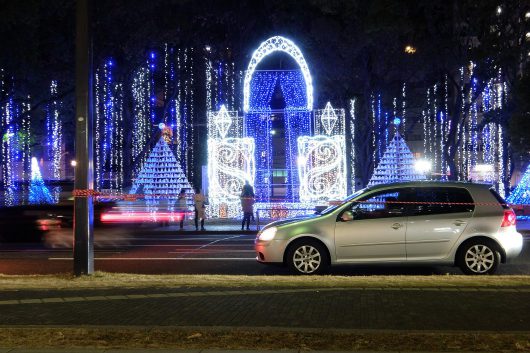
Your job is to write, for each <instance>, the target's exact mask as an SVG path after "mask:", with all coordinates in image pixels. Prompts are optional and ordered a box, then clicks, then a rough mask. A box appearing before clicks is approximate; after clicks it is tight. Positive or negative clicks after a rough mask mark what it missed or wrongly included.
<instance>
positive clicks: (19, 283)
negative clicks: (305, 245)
mask: <svg viewBox="0 0 530 353" xmlns="http://www.w3.org/2000/svg"><path fill="white" fill-rule="evenodd" d="M175 287H218V288H223V287H225V288H258V287H259V288H265V287H267V288H277V287H282V288H291V287H293V288H304V287H305V288H312V287H321V288H333V287H352V288H354V287H368V288H369V287H378V288H379V287H381V288H392V287H403V288H406V287H419V288H422V287H440V288H450V287H476V288H484V287H517V288H524V287H528V288H530V276H528V275H504V276H463V275H430V276H403V275H400V276H335V275H333V276H264V275H260V276H242V275H141V274H119V273H106V272H96V273H94V274H93V275H90V276H82V277H74V276H73V275H71V274H63V275H30V276H28V275H24V276H13V275H1V274H0V290H21V289H36V290H37V289H83V288H94V289H99V288H101V289H110V288H175Z"/></svg>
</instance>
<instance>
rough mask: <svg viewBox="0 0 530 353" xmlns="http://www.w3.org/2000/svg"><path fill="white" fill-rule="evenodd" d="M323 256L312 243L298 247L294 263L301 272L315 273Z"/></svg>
mask: <svg viewBox="0 0 530 353" xmlns="http://www.w3.org/2000/svg"><path fill="white" fill-rule="evenodd" d="M321 262H322V257H321V256H320V252H319V251H318V250H317V249H316V248H315V247H313V246H311V245H304V246H301V247H299V248H298V249H296V251H295V252H294V255H293V263H294V266H295V267H296V269H297V270H298V271H300V272H301V273H313V272H315V271H316V270H318V268H319V267H320V263H321Z"/></svg>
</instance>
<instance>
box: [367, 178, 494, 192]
mask: <svg viewBox="0 0 530 353" xmlns="http://www.w3.org/2000/svg"><path fill="white" fill-rule="evenodd" d="M399 187H409V188H410V187H459V188H465V189H475V190H476V189H481V190H488V189H490V188H491V187H492V185H491V184H479V183H472V182H463V181H431V180H421V181H404V182H398V183H388V184H378V185H372V186H369V187H368V188H366V190H367V191H368V190H371V191H373V190H385V189H389V188H399Z"/></svg>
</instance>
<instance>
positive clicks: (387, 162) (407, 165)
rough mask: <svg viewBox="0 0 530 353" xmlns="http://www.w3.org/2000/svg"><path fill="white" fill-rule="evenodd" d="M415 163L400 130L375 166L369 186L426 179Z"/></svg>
mask: <svg viewBox="0 0 530 353" xmlns="http://www.w3.org/2000/svg"><path fill="white" fill-rule="evenodd" d="M415 163H416V161H415V160H414V156H413V155H412V153H411V152H410V149H409V147H408V146H407V143H406V142H405V140H404V139H403V138H402V137H401V136H400V135H399V132H396V135H395V136H394V138H393V139H392V141H390V144H389V145H388V146H387V148H386V151H385V153H384V154H383V157H382V158H381V161H380V162H379V164H378V165H377V168H375V170H374V173H373V175H372V177H371V178H370V181H369V182H368V186H372V185H377V184H386V183H395V182H401V181H409V180H413V181H414V180H422V179H425V175H424V174H423V173H421V172H419V171H418V170H417V169H416V168H415V167H414V166H415Z"/></svg>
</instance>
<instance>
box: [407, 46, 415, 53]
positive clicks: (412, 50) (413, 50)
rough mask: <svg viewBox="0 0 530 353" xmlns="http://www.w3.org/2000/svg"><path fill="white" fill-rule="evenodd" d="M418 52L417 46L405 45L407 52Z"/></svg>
mask: <svg viewBox="0 0 530 353" xmlns="http://www.w3.org/2000/svg"><path fill="white" fill-rule="evenodd" d="M415 52H416V48H415V47H413V46H412V45H407V46H406V47H405V53H407V54H414V53H415Z"/></svg>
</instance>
